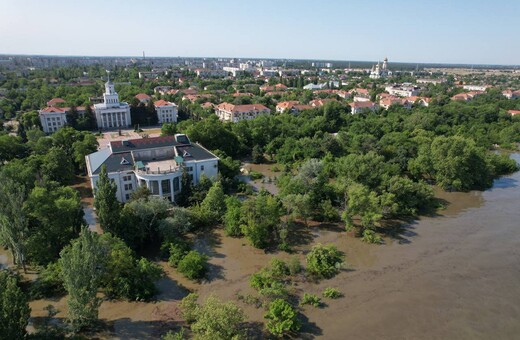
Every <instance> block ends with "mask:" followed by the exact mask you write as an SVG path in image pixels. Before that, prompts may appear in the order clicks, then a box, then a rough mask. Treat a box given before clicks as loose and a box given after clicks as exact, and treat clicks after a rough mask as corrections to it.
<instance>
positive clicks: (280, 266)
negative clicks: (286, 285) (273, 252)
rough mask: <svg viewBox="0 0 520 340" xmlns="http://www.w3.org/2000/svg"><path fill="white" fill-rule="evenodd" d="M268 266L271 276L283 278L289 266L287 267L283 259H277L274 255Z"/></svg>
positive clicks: (287, 273)
mask: <svg viewBox="0 0 520 340" xmlns="http://www.w3.org/2000/svg"><path fill="white" fill-rule="evenodd" d="M269 266H270V268H269V271H270V272H271V276H273V277H274V278H278V279H283V278H285V277H286V276H287V275H289V267H287V264H286V263H285V262H284V261H282V260H279V259H277V258H276V257H273V258H272V259H271V262H270V263H269Z"/></svg>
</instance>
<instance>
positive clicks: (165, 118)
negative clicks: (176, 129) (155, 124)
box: [153, 99, 177, 124]
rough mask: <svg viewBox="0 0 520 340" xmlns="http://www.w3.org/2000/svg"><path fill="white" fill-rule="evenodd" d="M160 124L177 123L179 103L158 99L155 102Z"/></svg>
mask: <svg viewBox="0 0 520 340" xmlns="http://www.w3.org/2000/svg"><path fill="white" fill-rule="evenodd" d="M153 104H154V106H155V111H156V112H157V118H158V119H159V124H162V123H177V105H175V103H171V102H168V101H166V100H162V99H161V100H157V101H155V102H154V103H153Z"/></svg>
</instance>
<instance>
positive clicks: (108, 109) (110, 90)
mask: <svg viewBox="0 0 520 340" xmlns="http://www.w3.org/2000/svg"><path fill="white" fill-rule="evenodd" d="M94 112H95V113H96V120H97V125H98V128H100V129H112V128H121V127H129V126H131V125H132V119H131V117H130V106H129V105H128V103H124V102H123V103H121V102H119V95H118V94H117V92H116V90H115V88H114V84H113V83H112V82H111V81H110V80H108V81H107V82H106V83H105V93H103V103H100V104H95V105H94Z"/></svg>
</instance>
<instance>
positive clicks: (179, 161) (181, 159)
mask: <svg viewBox="0 0 520 340" xmlns="http://www.w3.org/2000/svg"><path fill="white" fill-rule="evenodd" d="M175 162H177V164H182V163H184V158H182V157H181V156H175Z"/></svg>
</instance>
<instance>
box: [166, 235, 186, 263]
mask: <svg viewBox="0 0 520 340" xmlns="http://www.w3.org/2000/svg"><path fill="white" fill-rule="evenodd" d="M190 250H191V245H190V243H189V242H186V241H177V242H176V243H170V257H169V258H168V264H169V265H170V266H172V267H173V268H177V266H178V265H179V262H181V260H182V259H183V258H184V257H185V256H186V255H187V254H188V253H189V252H190Z"/></svg>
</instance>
